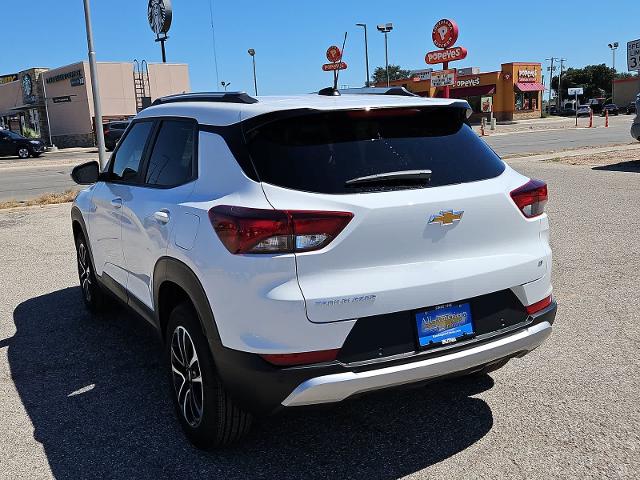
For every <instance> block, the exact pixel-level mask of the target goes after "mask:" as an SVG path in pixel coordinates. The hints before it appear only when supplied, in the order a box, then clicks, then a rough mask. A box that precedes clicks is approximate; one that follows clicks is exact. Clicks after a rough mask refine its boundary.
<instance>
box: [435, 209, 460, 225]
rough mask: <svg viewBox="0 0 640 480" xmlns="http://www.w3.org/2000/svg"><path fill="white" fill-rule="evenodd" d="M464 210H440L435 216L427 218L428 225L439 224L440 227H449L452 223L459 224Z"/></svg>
mask: <svg viewBox="0 0 640 480" xmlns="http://www.w3.org/2000/svg"><path fill="white" fill-rule="evenodd" d="M463 213H464V210H460V211H456V210H440V213H438V214H437V215H431V218H429V225H430V224H432V223H439V224H440V225H451V224H453V223H454V222H459V221H460V219H461V218H462V214H463Z"/></svg>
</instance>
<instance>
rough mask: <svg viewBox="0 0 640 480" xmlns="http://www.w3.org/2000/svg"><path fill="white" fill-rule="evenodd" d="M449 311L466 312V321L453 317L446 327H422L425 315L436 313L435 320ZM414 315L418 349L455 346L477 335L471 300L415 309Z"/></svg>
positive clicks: (453, 312)
mask: <svg viewBox="0 0 640 480" xmlns="http://www.w3.org/2000/svg"><path fill="white" fill-rule="evenodd" d="M436 312H437V313H436ZM447 313H449V314H454V315H456V314H457V315H462V313H465V314H466V318H465V319H464V321H462V320H457V321H456V320H455V318H454V319H451V320H450V322H449V324H448V326H447V327H446V328H441V329H437V327H433V328H431V329H428V330H425V329H423V328H421V324H422V321H423V319H425V316H428V315H434V317H433V320H436V319H438V318H441V317H442V316H443V315H444V314H447ZM412 316H413V324H414V328H415V335H416V336H415V339H416V345H417V347H418V350H429V349H432V348H437V347H444V346H453V345H455V344H457V343H459V342H460V341H464V340H470V339H472V338H473V337H475V328H474V324H473V315H472V313H471V303H470V302H453V303H446V304H442V305H436V306H433V307H428V308H422V309H420V310H416V311H414V312H413V315H412ZM433 320H432V321H433ZM460 321H462V323H460Z"/></svg>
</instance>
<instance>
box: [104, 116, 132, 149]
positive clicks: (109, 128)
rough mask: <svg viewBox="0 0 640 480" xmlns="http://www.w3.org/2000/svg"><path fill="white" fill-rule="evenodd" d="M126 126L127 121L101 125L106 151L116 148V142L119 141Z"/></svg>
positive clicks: (127, 124)
mask: <svg viewBox="0 0 640 480" xmlns="http://www.w3.org/2000/svg"><path fill="white" fill-rule="evenodd" d="M128 126H129V121H128V120H120V121H114V122H108V123H105V124H104V125H103V131H104V145H105V148H106V149H107V150H109V151H112V150H113V149H114V148H116V145H117V143H118V140H120V137H122V134H123V133H124V131H125V130H126V129H127V127H128Z"/></svg>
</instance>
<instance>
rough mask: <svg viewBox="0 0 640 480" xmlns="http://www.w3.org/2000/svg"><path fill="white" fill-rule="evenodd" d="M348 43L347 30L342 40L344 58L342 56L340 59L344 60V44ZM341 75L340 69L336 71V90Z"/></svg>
mask: <svg viewBox="0 0 640 480" xmlns="http://www.w3.org/2000/svg"><path fill="white" fill-rule="evenodd" d="M346 43H347V32H344V40H343V41H342V58H340V61H342V60H343V59H344V46H345V44H346ZM339 77H340V70H338V72H337V73H336V76H335V79H334V82H333V88H335V89H336V90H337V89H338V78H339Z"/></svg>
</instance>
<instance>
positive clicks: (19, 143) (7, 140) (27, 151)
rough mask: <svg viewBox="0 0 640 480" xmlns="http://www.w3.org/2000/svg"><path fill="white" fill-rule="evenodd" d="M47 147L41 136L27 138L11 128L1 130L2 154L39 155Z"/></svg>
mask: <svg viewBox="0 0 640 480" xmlns="http://www.w3.org/2000/svg"><path fill="white" fill-rule="evenodd" d="M45 149H46V145H45V143H44V141H43V140H42V139H40V138H26V137H23V136H22V135H20V134H19V133H15V132H12V131H11V130H0V156H3V155H17V156H18V157H20V158H29V156H32V157H39V156H40V155H42V154H43V153H44V151H45Z"/></svg>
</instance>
